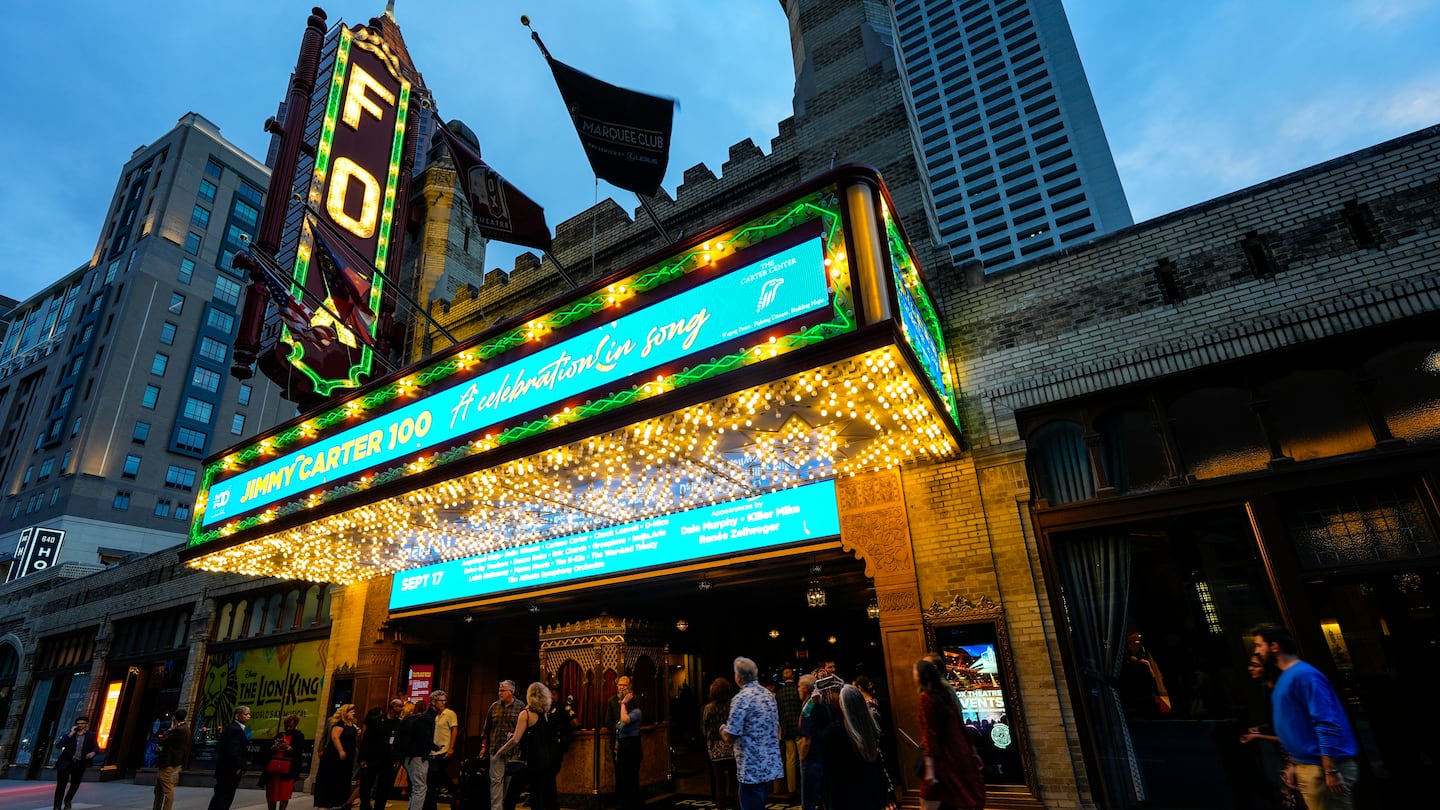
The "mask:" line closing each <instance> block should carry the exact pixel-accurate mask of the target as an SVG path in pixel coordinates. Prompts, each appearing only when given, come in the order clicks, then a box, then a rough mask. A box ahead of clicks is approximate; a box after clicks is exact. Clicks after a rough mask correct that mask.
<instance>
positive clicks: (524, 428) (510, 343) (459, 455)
mask: <svg viewBox="0 0 1440 810" xmlns="http://www.w3.org/2000/svg"><path fill="white" fill-rule="evenodd" d="M816 220H819V221H820V222H821V223H822V230H823V234H822V235H823V238H824V241H825V255H826V256H827V257H830V256H834V255H836V254H838V253H840V252H842V251H844V249H845V233H844V230H843V227H842V225H841V218H840V205H839V194H838V191H837V189H836V188H834V187H833V186H832V187H828V188H825V189H822V190H820V191H817V192H814V193H812V194H810V195H808V196H806V197H805V198H802V199H801V200H799V201H798V202H796V203H794V204H792V205H791V206H789V207H788V208H785V209H782V210H781V211H778V212H775V213H772V214H768V215H765V216H762V217H759V218H757V219H755V220H753V221H751V222H748V223H745V224H744V225H743V226H742V227H740V228H739V229H738V230H736V231H735V233H734V235H733V236H730V237H729V238H728V239H725V240H723V241H725V242H727V243H728V244H729V245H730V246H731V247H732V248H733V249H734V250H736V251H739V250H743V249H745V248H747V247H750V246H753V245H755V244H758V243H760V242H763V241H765V240H767V239H770V238H772V237H775V236H778V235H780V234H782V233H785V232H786V231H789V230H792V229H793V228H796V227H799V226H801V225H804V224H806V223H809V222H814V221H816ZM705 253H706V251H705V250H704V249H703V248H699V247H697V248H694V249H691V250H689V251H687V252H685V253H683V254H681V255H679V256H676V257H673V258H671V259H670V260H668V261H665V262H662V263H660V264H657V265H653V266H651V267H649V268H646V269H644V270H642V271H640V272H638V273H636V274H635V275H633V276H630V277H629V278H627V279H622V280H620V281H617V282H615V284H614V285H612V286H625V287H627V288H628V289H630V290H632V291H634V292H635V293H636V294H637V295H639V294H644V293H649V292H653V291H655V290H658V289H660V288H663V287H664V285H665V284H668V283H670V282H673V281H676V280H678V279H681V278H684V277H685V276H687V275H688V274H690V273H693V272H695V271H697V270H701V269H704V268H707V267H709V266H710V265H709V264H708V263H707V262H705V261H704V258H703V256H704V254H705ZM830 281H831V283H832V285H833V289H834V294H833V296H832V297H831V318H830V320H828V321H825V322H824V323H820V324H815V325H813V326H809V327H805V328H803V329H799V330H797V331H795V332H793V333H791V334H788V335H784V336H777V337H776V339H775V342H774V343H773V344H772V343H770V342H769V339H768V338H766V339H764V340H763V341H761V342H758V343H756V344H753V345H748V346H745V347H742V348H740V349H738V350H736V351H735V352H733V353H731V354H728V355H725V356H723V357H718V358H713V359H711V360H708V361H706V362H702V363H699V364H697V365H695V366H692V367H689V368H685V369H682V370H681V371H678V372H676V373H674V374H671V375H669V376H667V377H665V379H664V380H663V381H661V382H660V384H659V385H658V387H657V386H656V383H655V382H654V381H651V382H647V383H641V384H638V385H635V386H632V387H631V388H628V389H626V390H623V391H618V392H615V393H612V394H609V395H607V396H604V397H601V398H599V399H596V400H594V401H591V402H587V403H585V404H584V405H582V406H580V407H576V408H572V409H571V411H570V412H569V413H563V412H562V413H557V414H549V415H545V416H542V417H539V418H536V419H534V420H532V421H530V422H527V423H525V424H521V425H514V426H512V427H510V428H508V429H506V430H504V431H502V432H500V433H498V434H496V435H494V436H491V437H489V438H490V439H491V440H492V441H493V442H494V446H495V447H499V446H502V445H507V444H512V443H514V442H517V441H520V440H523V439H526V438H529V437H532V436H536V435H539V434H542V433H545V432H547V431H549V430H553V429H555V428H557V427H560V426H562V425H569V424H574V423H575V422H578V421H583V420H585V419H589V418H592V417H595V416H598V415H600V414H604V413H609V412H611V411H614V410H616V409H618V408H623V407H625V406H627V405H630V404H632V403H635V402H638V401H640V400H643V399H648V398H651V397H655V396H660V395H662V394H663V393H665V392H668V391H671V390H674V389H677V388H683V387H685V386H688V385H693V384H695V383H698V382H702V381H704V380H709V379H713V378H715V377H719V376H721V375H724V374H728V373H730V372H732V371H736V370H739V369H742V368H744V367H746V366H749V365H753V364H756V363H761V362H764V361H765V360H768V359H770V357H771V355H770V350H771V349H774V350H775V352H776V356H779V355H781V354H785V353H788V352H790V351H794V350H796V349H800V348H804V347H807V346H812V345H815V344H817V343H821V342H823V341H825V340H829V339H831V338H833V337H836V336H838V335H842V334H845V333H847V332H852V331H854V330H855V328H856V325H857V321H856V319H855V302H854V296H853V292H852V290H851V289H850V275H849V273H840V274H839V277H838V278H836V277H835V276H834V275H832V276H831V278H830ZM610 297H611V293H610V292H609V291H608V289H607V290H602V291H599V292H596V293H592V294H591V295H588V296H586V297H584V298H581V299H579V300H577V301H573V302H571V303H568V304H566V305H564V306H563V307H561V308H560V309H557V310H555V311H553V312H551V313H550V314H548V315H544V316H541V317H539V318H536V319H535V320H534V321H531V322H530V323H539V324H541V325H542V326H543V328H544V329H545V330H546V331H550V330H553V329H558V328H561V327H565V326H570V325H573V324H577V323H580V322H582V321H584V320H586V319H588V318H592V317H595V316H597V315H598V314H600V313H602V312H603V311H604V310H605V309H606V308H607V307H608V305H609V300H610ZM926 301H927V305H928V299H926ZM530 335H531V327H530V324H526V325H523V326H519V327H516V328H514V329H511V330H508V331H506V332H504V333H503V334H500V335H497V336H496V337H495V338H493V339H491V340H489V341H487V342H485V343H483V344H481V345H479V346H477V347H475V348H473V349H469V350H466V353H470V354H473V355H475V356H476V357H477V358H478V359H480V360H490V359H493V358H495V357H499V356H501V355H503V354H505V353H506V352H509V351H511V350H513V349H515V348H516V347H518V346H522V345H524V344H525V343H526V342H528V341H529V339H530ZM757 349H760V350H761V351H760V352H759V353H757V352H756V350H757ZM458 355H459V353H457V354H456V355H454V356H451V357H446V358H443V359H439V360H437V361H435V362H434V363H433V364H431V365H429V366H426V367H425V368H423V369H419V370H417V371H416V372H415V373H414V374H412V375H410V376H409V377H408V378H406V380H405V381H403V382H406V383H408V385H407V384H402V381H400V380H397V381H394V382H392V383H390V384H389V385H386V386H384V387H382V388H377V389H375V390H374V391H370V392H369V393H366V394H364V395H362V396H361V397H359V398H358V399H355V400H351V401H350V402H347V403H344V404H340V405H337V406H335V407H332V408H329V409H328V410H326V411H324V412H322V413H320V414H318V415H316V416H315V417H313V418H311V419H310V420H308V421H307V423H305V424H304V425H295V426H292V427H290V428H288V429H286V430H285V431H283V432H282V433H279V434H276V435H274V436H272V437H270V438H269V443H270V446H271V447H273V448H274V449H275V450H276V451H280V450H283V449H284V448H286V447H288V446H290V445H292V444H294V443H295V442H297V441H300V440H301V439H302V438H304V437H306V435H307V434H310V435H314V436H317V437H318V436H321V435H323V434H324V433H325V432H327V431H329V430H331V429H335V428H341V427H345V426H346V423H347V422H349V420H351V419H352V418H353V416H354V414H353V413H352V412H351V410H350V406H351V405H352V404H354V403H356V402H358V403H360V414H361V415H363V414H364V413H365V412H367V411H370V410H374V409H376V408H381V407H384V406H385V405H387V404H388V403H390V402H392V401H394V400H395V399H397V398H399V397H400V396H401V395H402V391H403V390H404V389H406V388H410V387H414V388H418V389H424V388H428V387H430V386H432V385H436V384H439V383H445V382H448V381H449V380H450V378H451V377H454V376H456V375H457V374H460V373H462V368H461V361H460V358H459V356H458ZM474 373H480V370H479V369H478V368H477V370H476V371H475V372H474ZM462 381H463V380H462ZM491 449H493V448H491V447H487V448H485V449H479V448H477V447H475V444H474V442H466V443H464V444H461V445H458V446H456V447H453V448H451V449H449V450H440V451H437V452H435V453H434V454H433V455H431V456H430V457H429V458H428V460H427V463H426V466H427V468H430V469H435V468H439V467H443V466H445V465H448V464H453V463H455V462H457V461H460V460H462V459H467V458H470V457H473V456H476V455H479V454H483V453H487V452H489V451H490V450H491ZM230 457H231V458H233V459H234V460H235V462H236V464H237V466H238V467H245V466H248V465H249V464H252V463H257V462H259V463H263V462H264V461H266V458H265V450H264V447H263V446H262V444H261V443H258V442H257V443H255V444H251V445H250V446H248V447H246V448H244V449H242V450H240V451H238V452H237V453H234V454H231V456H230ZM408 468H409V464H408V463H407V464H398V465H396V466H394V467H391V468H388V469H385V470H381V471H377V472H375V473H373V474H371V475H370V476H369V477H368V478H362V479H361V480H358V481H352V482H351V483H349V484H345V485H341V486H336V487H333V488H331V489H328V490H324V491H311V492H309V493H307V494H306V496H305V497H304V498H299V499H296V500H293V501H288V502H285V503H282V504H278V505H277V506H275V507H273V508H272V509H271V510H269V511H266V512H263V513H261V514H259V515H251V516H250V517H247V518H243V519H240V520H237V521H235V522H233V523H229V524H226V525H223V526H218V527H213V528H211V529H209V530H207V531H199V526H200V514H199V509H197V514H196V516H195V519H194V521H193V522H192V523H191V531H190V540H189V542H188V543H187V545H188V546H190V547H195V546H200V545H204V544H205V543H208V542H212V541H214V540H218V539H220V538H222V537H228V536H231V535H234V534H242V533H244V532H246V531H248V530H250V529H253V528H255V527H257V526H260V525H261V524H264V523H268V522H270V521H273V520H275V519H277V518H282V517H286V516H288V515H293V514H296V513H299V512H303V511H305V510H307V509H309V508H310V500H311V499H312V498H315V499H317V500H318V503H320V504H327V503H331V502H333V501H335V500H337V499H341V498H345V497H348V496H350V495H355V494H358V493H362V492H365V491H367V490H369V489H372V488H374V487H377V486H381V485H383V484H386V483H389V482H392V481H396V480H399V479H400V478H403V477H404V476H405V475H406V474H407V471H408ZM224 471H225V463H224V460H223V459H222V460H218V461H215V462H213V463H211V464H209V465H207V466H206V468H205V474H204V479H203V481H202V483H201V489H200V493H199V497H198V498H197V505H198V504H203V503H204V501H205V497H206V495H207V493H208V492H209V489H210V483H211V482H212V481H213V480H214V479H215V478H216V477H217V476H218V475H220V474H221V473H223V472H224Z"/></svg>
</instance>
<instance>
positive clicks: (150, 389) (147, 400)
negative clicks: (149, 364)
mask: <svg viewBox="0 0 1440 810" xmlns="http://www.w3.org/2000/svg"><path fill="white" fill-rule="evenodd" d="M159 401H160V386H158V385H147V386H145V396H144V397H142V398H141V400H140V407H142V408H150V409H154V407H155V403H156V402H159Z"/></svg>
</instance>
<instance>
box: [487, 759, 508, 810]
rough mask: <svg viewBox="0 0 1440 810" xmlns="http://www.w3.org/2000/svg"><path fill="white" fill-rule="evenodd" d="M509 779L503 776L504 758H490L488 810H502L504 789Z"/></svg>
mask: <svg viewBox="0 0 1440 810" xmlns="http://www.w3.org/2000/svg"><path fill="white" fill-rule="evenodd" d="M509 785H510V779H509V777H508V776H506V775H505V757H490V810H504V807H505V788H507V787H509Z"/></svg>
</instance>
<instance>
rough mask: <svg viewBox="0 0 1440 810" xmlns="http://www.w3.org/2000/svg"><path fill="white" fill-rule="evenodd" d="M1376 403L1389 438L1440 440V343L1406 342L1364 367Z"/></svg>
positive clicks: (1382, 353) (1384, 352)
mask: <svg viewBox="0 0 1440 810" xmlns="http://www.w3.org/2000/svg"><path fill="white" fill-rule="evenodd" d="M1365 374H1366V376H1368V377H1369V378H1370V379H1372V380H1374V381H1375V403H1376V405H1377V406H1379V408H1380V413H1382V414H1384V416H1385V424H1386V425H1388V426H1389V428H1390V435H1391V436H1394V437H1395V438H1397V439H1404V440H1405V441H1408V442H1430V441H1436V440H1437V439H1440V343H1433V342H1427V343H1406V344H1403V345H1400V346H1393V347H1391V348H1389V349H1386V350H1385V351H1383V352H1381V353H1379V354H1377V355H1375V356H1374V357H1373V358H1371V359H1370V361H1369V362H1368V363H1366V364H1365Z"/></svg>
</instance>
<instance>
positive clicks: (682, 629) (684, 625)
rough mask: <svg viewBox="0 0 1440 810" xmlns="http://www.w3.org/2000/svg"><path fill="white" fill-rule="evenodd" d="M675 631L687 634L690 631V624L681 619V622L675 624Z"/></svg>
mask: <svg viewBox="0 0 1440 810" xmlns="http://www.w3.org/2000/svg"><path fill="white" fill-rule="evenodd" d="M675 629H676V630H679V631H680V632H682V633H683V632H685V631H686V630H689V629H690V623H689V622H687V621H685V620H684V619H681V620H679V621H677V622H675Z"/></svg>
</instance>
